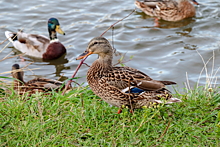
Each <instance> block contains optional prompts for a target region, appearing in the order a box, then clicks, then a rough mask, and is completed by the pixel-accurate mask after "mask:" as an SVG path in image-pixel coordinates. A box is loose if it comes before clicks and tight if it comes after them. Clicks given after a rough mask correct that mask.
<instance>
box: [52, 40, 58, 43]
mask: <svg viewBox="0 0 220 147" xmlns="http://www.w3.org/2000/svg"><path fill="white" fill-rule="evenodd" d="M53 42H59V39H54V40H50V43H53Z"/></svg>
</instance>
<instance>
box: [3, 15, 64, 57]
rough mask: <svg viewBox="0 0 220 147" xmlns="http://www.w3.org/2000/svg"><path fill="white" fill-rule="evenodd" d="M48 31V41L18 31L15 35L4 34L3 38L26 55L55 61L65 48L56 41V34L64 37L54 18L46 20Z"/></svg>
mask: <svg viewBox="0 0 220 147" xmlns="http://www.w3.org/2000/svg"><path fill="white" fill-rule="evenodd" d="M48 31H49V36H50V39H49V38H47V37H46V36H43V35H36V34H27V33H23V32H22V31H19V32H17V33H13V32H9V31H6V32H5V36H6V37H7V38H8V39H9V41H10V42H12V44H13V46H14V47H15V48H16V49H18V50H19V51H21V52H22V53H25V54H26V55H29V56H33V57H37V58H43V59H45V60H51V59H56V58H59V57H60V56H62V55H63V54H65V53H66V48H65V47H64V45H63V44H62V43H60V41H59V40H58V39H57V33H56V32H58V33H60V34H62V35H65V33H64V32H63V31H62V30H61V28H60V24H59V21H58V20H57V19H56V18H50V19H49V20H48Z"/></svg>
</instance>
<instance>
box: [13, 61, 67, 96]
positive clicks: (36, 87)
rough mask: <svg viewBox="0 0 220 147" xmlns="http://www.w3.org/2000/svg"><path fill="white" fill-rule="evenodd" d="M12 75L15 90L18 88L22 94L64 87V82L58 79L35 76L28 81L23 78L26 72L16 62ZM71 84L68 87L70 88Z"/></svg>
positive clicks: (44, 91)
mask: <svg viewBox="0 0 220 147" xmlns="http://www.w3.org/2000/svg"><path fill="white" fill-rule="evenodd" d="M11 74H12V77H13V78H14V79H15V80H14V83H13V88H14V90H17V91H18V93H19V94H20V95H22V94H24V93H29V94H34V93H36V92H43V93H45V94H49V93H46V92H49V91H59V90H62V89H63V88H64V86H65V85H64V84H63V83H62V82H60V81H57V80H51V79H44V78H35V79H33V80H30V81H28V82H25V81H24V79H23V76H24V72H23V70H22V69H20V66H19V64H14V65H13V66H12V71H11ZM70 88H71V86H69V87H68V89H70Z"/></svg>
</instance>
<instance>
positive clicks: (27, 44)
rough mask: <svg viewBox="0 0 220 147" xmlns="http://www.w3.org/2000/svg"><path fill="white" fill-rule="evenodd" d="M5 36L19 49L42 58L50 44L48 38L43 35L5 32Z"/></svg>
mask: <svg viewBox="0 0 220 147" xmlns="http://www.w3.org/2000/svg"><path fill="white" fill-rule="evenodd" d="M5 36H6V37H7V38H8V39H9V41H10V42H12V44H13V46H14V47H15V48H16V49H18V50H19V51H21V52H23V53H25V54H27V55H29V56H34V57H39V58H42V55H43V53H45V52H46V50H47V47H48V45H49V44H50V40H49V38H47V37H45V36H43V35H36V34H27V33H24V32H17V33H13V32H10V31H6V32H5Z"/></svg>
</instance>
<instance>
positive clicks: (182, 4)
mask: <svg viewBox="0 0 220 147" xmlns="http://www.w3.org/2000/svg"><path fill="white" fill-rule="evenodd" d="M135 5H136V6H137V7H138V8H139V9H141V10H142V11H143V12H145V13H146V14H147V15H150V16H155V17H157V18H159V19H163V20H167V21H179V20H182V19H185V18H188V17H193V16H195V14H196V9H195V7H194V6H193V4H192V3H191V2H189V1H188V0H179V1H175V0H160V1H154V0H147V1H146V0H145V1H143V2H141V1H137V0H136V1H135Z"/></svg>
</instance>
